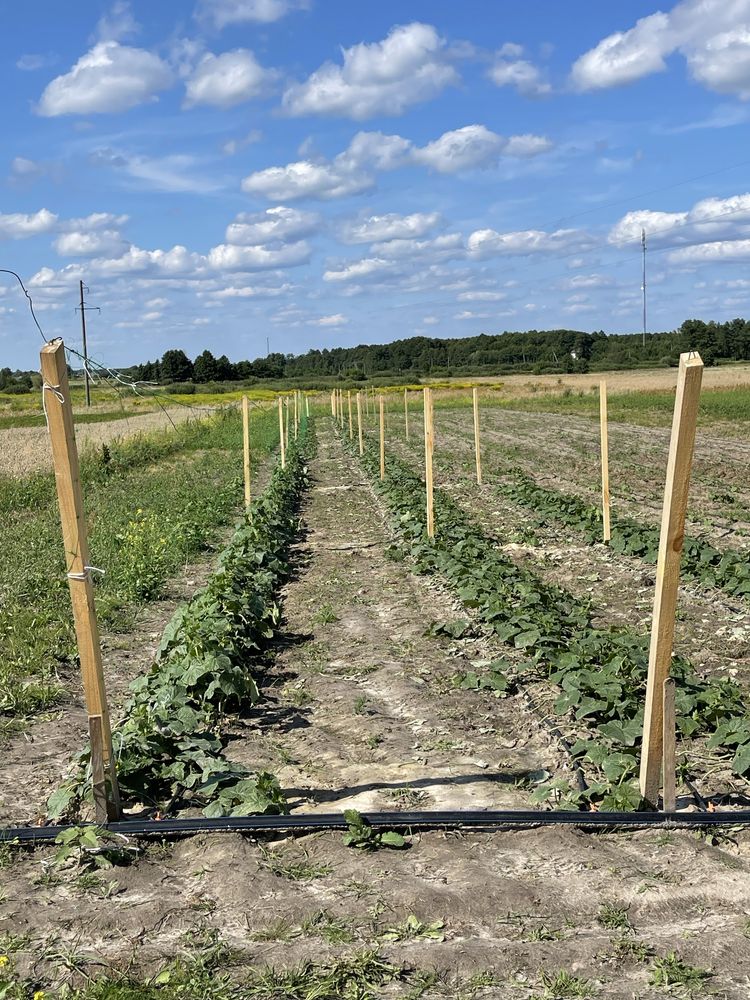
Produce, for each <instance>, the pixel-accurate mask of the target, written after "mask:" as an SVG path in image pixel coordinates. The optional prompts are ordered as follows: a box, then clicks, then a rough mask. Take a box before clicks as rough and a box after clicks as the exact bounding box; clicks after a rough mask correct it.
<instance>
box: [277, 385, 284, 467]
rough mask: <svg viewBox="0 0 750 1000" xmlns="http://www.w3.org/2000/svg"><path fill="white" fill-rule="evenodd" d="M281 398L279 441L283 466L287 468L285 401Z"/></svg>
mask: <svg viewBox="0 0 750 1000" xmlns="http://www.w3.org/2000/svg"><path fill="white" fill-rule="evenodd" d="M278 399H279V441H280V443H281V468H282V469H285V468H286V442H285V441H284V401H283V399H282V398H281V396H279V397H278Z"/></svg>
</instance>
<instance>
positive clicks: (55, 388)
mask: <svg viewBox="0 0 750 1000" xmlns="http://www.w3.org/2000/svg"><path fill="white" fill-rule="evenodd" d="M45 392H51V393H52V394H53V395H54V396H56V397H57V399H58V402H60V403H64V402H65V396H63V394H62V391H61V390H60V386H59V385H50V384H49V382H43V383H42V409H43V410H44V420H45V423H46V424H47V427H49V417H48V416H47V399H46V397H45V395H44V394H45Z"/></svg>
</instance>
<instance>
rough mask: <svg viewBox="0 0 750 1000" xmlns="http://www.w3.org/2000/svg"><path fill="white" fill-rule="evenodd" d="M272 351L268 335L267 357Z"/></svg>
mask: <svg viewBox="0 0 750 1000" xmlns="http://www.w3.org/2000/svg"><path fill="white" fill-rule="evenodd" d="M270 353H271V346H270V341H269V339H268V337H266V357H268V355H269V354H270Z"/></svg>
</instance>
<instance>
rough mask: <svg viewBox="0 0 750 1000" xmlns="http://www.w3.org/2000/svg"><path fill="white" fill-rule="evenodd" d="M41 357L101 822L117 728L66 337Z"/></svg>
mask: <svg viewBox="0 0 750 1000" xmlns="http://www.w3.org/2000/svg"><path fill="white" fill-rule="evenodd" d="M40 359H41V372H42V398H43V402H44V410H45V414H46V417H47V427H48V429H49V436H50V444H51V446H52V461H53V464H54V469H55V485H56V487H57V502H58V505H59V508H60V524H61V526H62V536H63V545H64V547H65V566H66V572H67V576H68V587H69V589H70V600H71V604H72V606H73V620H74V623H75V631H76V641H77V644H78V658H79V661H80V664H81V678H82V680H83V692H84V698H85V701H86V712H87V714H88V722H89V736H90V738H91V765H92V780H93V784H94V805H95V808H96V819H97V822H106V821H107V820H108V819H118V818H119V815H120V794H119V788H118V784H117V773H116V767H115V759H114V755H113V753H112V731H111V727H110V720H109V707H108V705H107V692H106V686H105V683H104V668H103V665H102V650H101V643H100V640H99V626H98V623H97V619H96V606H95V604H94V586H93V583H92V581H91V573H92V571H93V569H94V567H92V566H91V565H90V563H91V557H90V555H89V542H88V534H87V530H86V517H85V514H84V509H83V492H82V490H81V479H80V470H79V464H78V448H77V447H76V438H75V429H74V426H73V408H72V406H71V403H70V388H69V386H68V366H67V363H66V360H65V345H64V344H63V342H62V340H53V341H51V342H50V343H48V344H45V345H44V347H43V348H42V350H41V353H40Z"/></svg>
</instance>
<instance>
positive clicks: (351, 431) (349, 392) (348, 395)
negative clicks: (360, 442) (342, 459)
mask: <svg viewBox="0 0 750 1000" xmlns="http://www.w3.org/2000/svg"><path fill="white" fill-rule="evenodd" d="M346 401H347V403H348V405H349V440H350V441H351V440H352V439H353V438H354V422H353V420H352V390H351V389H347V390H346Z"/></svg>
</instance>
